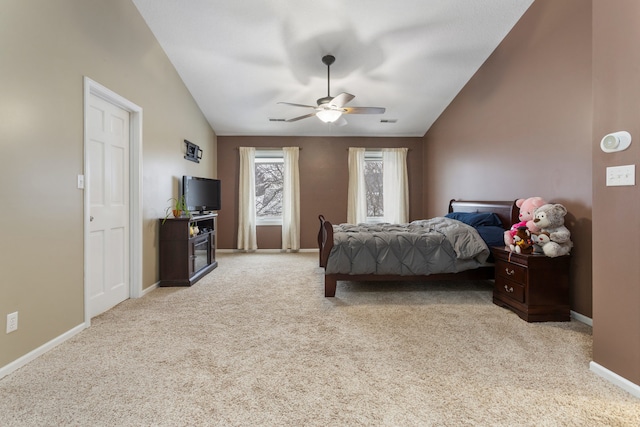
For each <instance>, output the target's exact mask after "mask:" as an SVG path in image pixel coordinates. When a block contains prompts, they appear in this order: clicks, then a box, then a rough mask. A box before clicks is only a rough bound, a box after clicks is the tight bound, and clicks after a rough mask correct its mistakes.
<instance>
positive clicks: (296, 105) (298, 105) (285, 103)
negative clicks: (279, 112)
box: [278, 102, 317, 108]
mask: <svg viewBox="0 0 640 427" xmlns="http://www.w3.org/2000/svg"><path fill="white" fill-rule="evenodd" d="M278 104H284V105H293V106H294V107H304V108H317V107H314V106H313V105H305V104H293V103H291V102H278Z"/></svg>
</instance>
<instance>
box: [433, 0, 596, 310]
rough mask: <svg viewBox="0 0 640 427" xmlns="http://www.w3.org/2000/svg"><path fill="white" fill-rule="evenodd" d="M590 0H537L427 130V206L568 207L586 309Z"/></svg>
mask: <svg viewBox="0 0 640 427" xmlns="http://www.w3.org/2000/svg"><path fill="white" fill-rule="evenodd" d="M591 122H592V89H591V3H590V2H589V1H584V0H565V1H561V2H558V1H553V0H537V1H536V2H534V3H533V4H532V6H531V7H530V8H529V10H528V11H527V12H526V13H525V14H524V16H523V17H522V18H521V20H520V21H519V22H518V23H517V24H516V26H515V27H514V28H513V29H512V31H511V32H510V34H508V36H507V37H506V38H505V40H504V41H503V42H502V43H501V44H500V45H499V46H498V48H497V49H496V50H495V51H494V52H493V54H492V55H491V56H490V57H489V58H488V59H487V61H486V62H485V63H484V65H483V66H482V67H481V68H480V70H479V71H478V72H477V73H476V74H475V75H474V76H473V78H472V79H471V80H470V81H469V82H468V84H467V85H466V87H465V88H464V89H463V90H462V91H461V92H460V93H459V95H458V96H457V97H456V98H455V99H454V101H453V102H452V103H451V104H450V105H449V107H448V108H447V109H446V110H445V111H444V113H443V114H442V115H441V116H440V118H439V119H438V120H437V121H436V122H435V124H434V125H433V126H432V127H431V129H430V130H429V131H428V132H427V134H426V135H425V138H424V144H425V148H424V212H425V214H426V215H427V216H433V215H434V214H435V213H437V211H438V210H439V209H440V207H441V206H442V205H443V204H444V203H446V202H447V201H448V200H449V199H450V198H461V199H488V200H511V199H517V198H521V197H530V196H542V197H544V198H546V199H547V200H549V201H554V202H557V203H562V204H563V205H565V206H566V207H567V209H568V211H569V215H567V217H566V220H565V221H566V224H567V226H568V228H569V229H570V230H571V232H572V238H573V241H574V243H575V248H574V250H573V252H572V253H573V258H572V268H571V308H572V310H574V311H576V312H578V313H581V314H583V315H585V316H588V317H591V315H592V306H591V297H592V295H591V280H592V277H591V264H592V260H591V246H592V243H591V222H592V220H591V209H592V194H591V192H592V191H591V147H592V136H591V132H592V126H591Z"/></svg>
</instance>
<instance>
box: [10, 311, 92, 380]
mask: <svg viewBox="0 0 640 427" xmlns="http://www.w3.org/2000/svg"><path fill="white" fill-rule="evenodd" d="M86 327H87V325H86V324H85V323H81V324H79V325H78V326H76V327H75V328H73V329H70V330H68V331H67V332H65V333H64V334H62V335H59V336H57V337H55V338H54V339H52V340H51V341H49V342H47V343H45V344H43V345H41V346H40V347H38V348H36V349H35V350H33V351H31V352H29V353H27V354H25V355H24V356H22V357H20V358H19V359H16V360H14V361H13V362H11V363H9V364H8V365H5V366H3V367H2V368H0V378H3V377H6V376H7V375H9V374H10V373H12V372H14V371H16V370H18V369H20V368H22V367H23V366H24V365H26V364H27V363H29V362H31V361H32V360H34V359H36V358H38V357H40V356H42V355H43V354H45V353H46V352H47V351H49V350H51V349H52V348H54V347H56V346H57V345H59V344H62V343H63V342H65V341H66V340H68V339H69V338H71V337H73V336H74V335H77V334H79V333H80V332H82V331H83V330H84V329H85V328H86Z"/></svg>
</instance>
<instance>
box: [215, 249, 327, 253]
mask: <svg viewBox="0 0 640 427" xmlns="http://www.w3.org/2000/svg"><path fill="white" fill-rule="evenodd" d="M218 252H219V253H222V254H242V253H247V252H248V253H272V254H275V253H296V252H316V253H317V252H318V249H317V248H316V249H298V250H297V251H292V250H283V249H256V250H255V251H245V250H241V249H216V253H218Z"/></svg>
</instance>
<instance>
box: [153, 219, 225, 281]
mask: <svg viewBox="0 0 640 427" xmlns="http://www.w3.org/2000/svg"><path fill="white" fill-rule="evenodd" d="M217 216H218V214H215V213H214V214H206V215H199V216H195V217H193V218H167V219H166V220H165V219H160V283H159V286H191V285H193V284H194V283H196V282H197V281H198V280H200V279H202V278H203V277H204V276H206V275H207V274H208V273H210V272H211V271H212V270H213V269H215V268H216V267H217V266H218V262H217V261H216V218H217ZM163 222H164V224H163ZM194 225H195V226H197V227H198V229H199V231H198V233H197V234H194V235H192V234H191V227H192V226H194Z"/></svg>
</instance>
